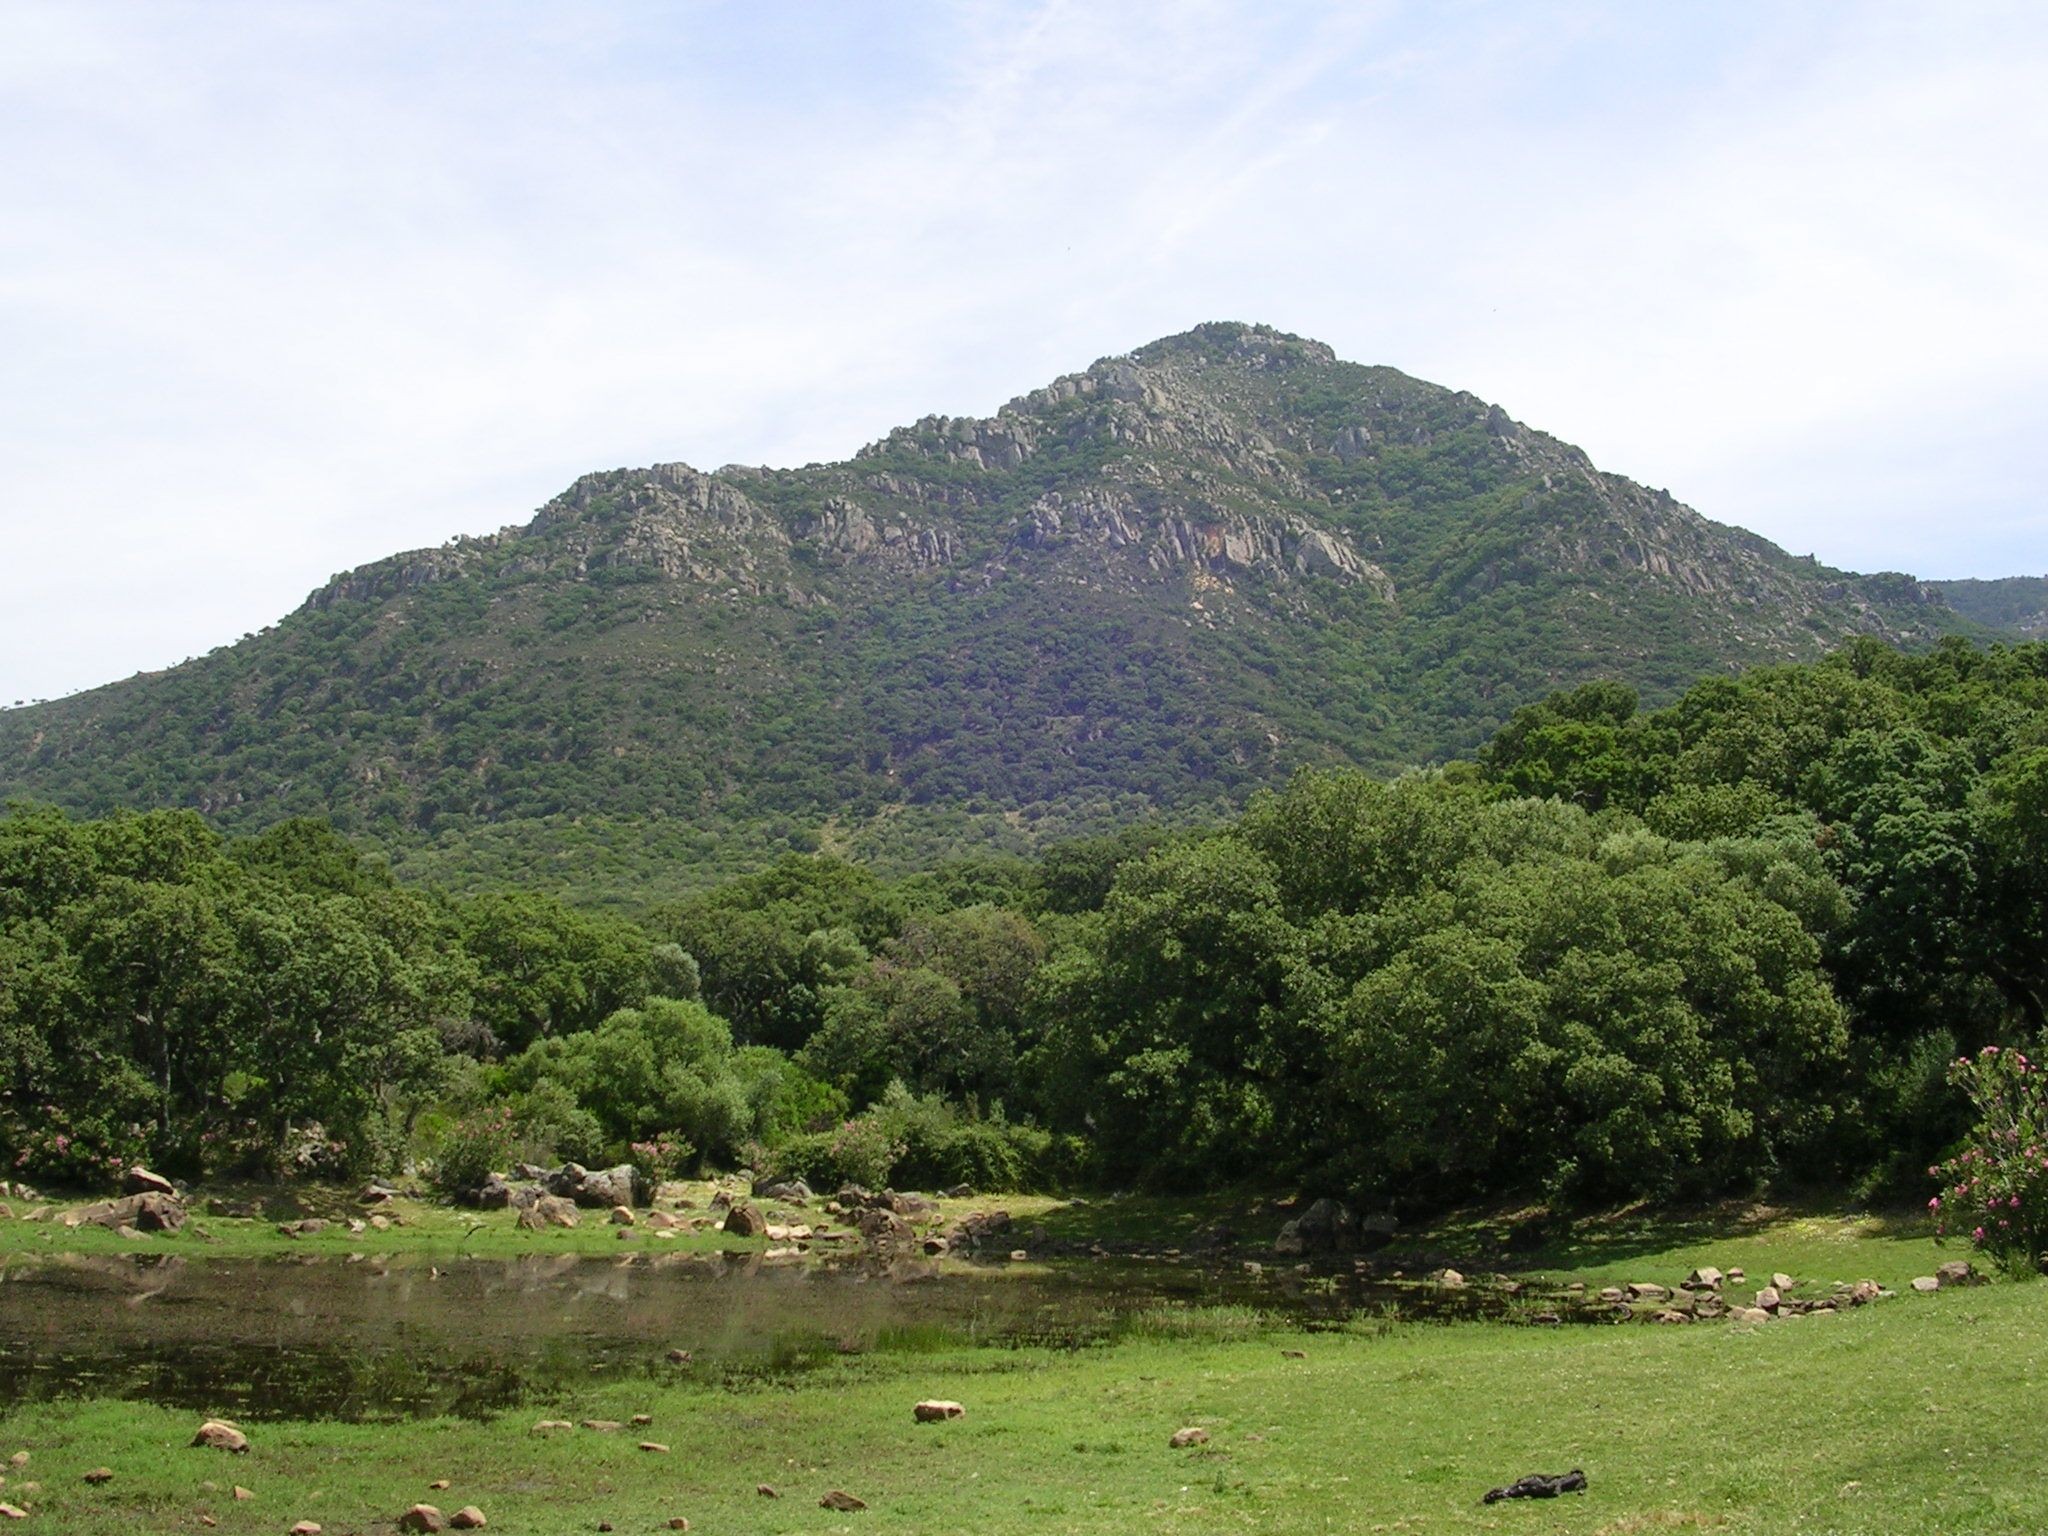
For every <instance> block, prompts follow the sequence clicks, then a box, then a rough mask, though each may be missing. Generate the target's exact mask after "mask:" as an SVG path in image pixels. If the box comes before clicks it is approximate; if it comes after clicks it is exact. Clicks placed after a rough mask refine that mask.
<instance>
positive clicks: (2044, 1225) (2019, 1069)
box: [1927, 1045, 2048, 1273]
mask: <svg viewBox="0 0 2048 1536" xmlns="http://www.w3.org/2000/svg"><path fill="white" fill-rule="evenodd" d="M1949 1081H1950V1082H1952V1083H1954V1084H1956V1085H1957V1086H1958V1087H1960V1088H1961V1089H1962V1090H1963V1091H1964V1092H1965V1093H1967V1094H1968V1095H1969V1098H1970V1103H1971V1105H1972V1107H1973V1108H1974V1109H1975V1110H1976V1114H1977V1121H1976V1124H1975V1125H1973V1126H1971V1127H1970V1133H1969V1135H1968V1136H1967V1137H1965V1138H1964V1139H1965V1142H1966V1143H1967V1144H1966V1145H1965V1146H1964V1148H1963V1150H1962V1151H1960V1152H1958V1153H1957V1154H1956V1155H1955V1156H1954V1157H1952V1158H1950V1159H1949V1160H1948V1161H1947V1162H1945V1163H1941V1164H1939V1165H1937V1166H1936V1167H1933V1168H1930V1169H1928V1170H1927V1171H1928V1172H1929V1173H1930V1174H1932V1175H1933V1176H1935V1177H1937V1178H1939V1179H1940V1180H1941V1182H1942V1190H1943V1192H1942V1193H1941V1194H1938V1195H1936V1196H1935V1197H1934V1198H1933V1199H1931V1200H1929V1201H1928V1202H1927V1206H1928V1209H1929V1210H1931V1211H1934V1212H1936V1213H1937V1215H1938V1217H1939V1229H1940V1230H1941V1231H1942V1232H1943V1233H1944V1234H1946V1233H1949V1232H1956V1233H1962V1232H1967V1233H1968V1234H1969V1235H1970V1240H1971V1241H1972V1242H1973V1243H1975V1244H1976V1245H1977V1247H1978V1248H1980V1249H1982V1250H1983V1251H1984V1252H1986V1253H1988V1254H1990V1255H1991V1256H1992V1257H1993V1258H1994V1259H1995V1260H1996V1261H1997V1262H1998V1263H1999V1265H2000V1266H2001V1267H2003V1268H2005V1269H2007V1270H2009V1271H2012V1272H2014V1273H2032V1272H2033V1271H2034V1270H2035V1269H2037V1268H2038V1267H2039V1265H2040V1260H2041V1251H2042V1248H2043V1246H2044V1242H2048V1077H2044V1073H2043V1071H2042V1069H2041V1068H2040V1067H2037V1066H2035V1065H2034V1064H2033V1063H2032V1062H2030V1061H2028V1060H2027V1058H2026V1056H2025V1055H2023V1054H2022V1053H2021V1052H2019V1051H2013V1050H2000V1049H1999V1048H1998V1047H1997V1046H1995V1045H1987V1046H1985V1047H1984V1049H1983V1050H1982V1051H1980V1052H1978V1054H1977V1055H1976V1056H1975V1057H1970V1056H1961V1057H1958V1058H1957V1059H1956V1061H1955V1062H1954V1063H1953V1064H1952V1065H1951V1066H1950V1067H1949Z"/></svg>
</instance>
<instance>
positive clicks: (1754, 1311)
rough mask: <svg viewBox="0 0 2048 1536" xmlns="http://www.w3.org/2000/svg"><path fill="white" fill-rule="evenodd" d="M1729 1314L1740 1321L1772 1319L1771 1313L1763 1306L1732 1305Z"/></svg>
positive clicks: (1764, 1321)
mask: <svg viewBox="0 0 2048 1536" xmlns="http://www.w3.org/2000/svg"><path fill="white" fill-rule="evenodd" d="M1728 1316H1729V1319H1730V1320H1731V1321H1733V1322H1738V1323H1768V1322H1769V1321H1770V1320H1771V1314H1770V1313H1768V1312H1766V1311H1765V1310H1764V1309H1763V1308H1762V1307H1730V1308H1729V1309H1728Z"/></svg>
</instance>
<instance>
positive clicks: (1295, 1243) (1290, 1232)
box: [1273, 1221, 1308, 1259]
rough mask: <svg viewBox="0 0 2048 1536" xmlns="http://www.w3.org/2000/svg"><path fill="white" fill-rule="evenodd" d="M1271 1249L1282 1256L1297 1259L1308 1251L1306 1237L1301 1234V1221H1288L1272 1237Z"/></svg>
mask: <svg viewBox="0 0 2048 1536" xmlns="http://www.w3.org/2000/svg"><path fill="white" fill-rule="evenodd" d="M1273 1251H1274V1252H1275V1253H1277V1254H1279V1255H1280V1256H1281V1257H1282V1258H1288V1259H1298V1258H1300V1257H1302V1255H1304V1254H1306V1253H1307V1252H1308V1239H1307V1238H1305V1237H1303V1236H1302V1235H1301V1223H1300V1222H1298V1221H1290V1222H1288V1223H1287V1224H1286V1225H1284V1226H1283V1227H1281V1229H1280V1235H1279V1236H1278V1237H1276V1238H1274V1239H1273Z"/></svg>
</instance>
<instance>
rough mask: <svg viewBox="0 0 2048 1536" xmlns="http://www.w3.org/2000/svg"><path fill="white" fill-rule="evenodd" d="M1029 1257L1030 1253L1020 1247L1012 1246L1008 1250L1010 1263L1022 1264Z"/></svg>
mask: <svg viewBox="0 0 2048 1536" xmlns="http://www.w3.org/2000/svg"><path fill="white" fill-rule="evenodd" d="M1030 1257H1031V1255H1030V1254H1029V1253H1028V1252H1026V1251H1025V1250H1024V1249H1022V1248H1012V1249H1011V1250H1010V1262H1011V1263H1012V1264H1022V1263H1023V1262H1024V1261H1025V1260H1026V1259H1028V1258H1030Z"/></svg>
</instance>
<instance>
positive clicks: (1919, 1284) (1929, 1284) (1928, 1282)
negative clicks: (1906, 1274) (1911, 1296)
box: [1913, 1275, 1941, 1296]
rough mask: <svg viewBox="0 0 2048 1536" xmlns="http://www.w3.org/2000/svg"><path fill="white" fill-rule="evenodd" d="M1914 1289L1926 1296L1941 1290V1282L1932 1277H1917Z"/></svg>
mask: <svg viewBox="0 0 2048 1536" xmlns="http://www.w3.org/2000/svg"><path fill="white" fill-rule="evenodd" d="M1913 1289H1914V1290H1916V1291H1918V1292H1919V1293H1920V1294H1921V1295H1923V1296H1925V1295H1928V1294H1930V1293H1932V1292H1934V1291H1938V1290H1940V1289H1941V1282H1940V1281H1939V1280H1937V1279H1935V1278H1934V1276H1932V1275H1915V1276H1914V1277H1913Z"/></svg>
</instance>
